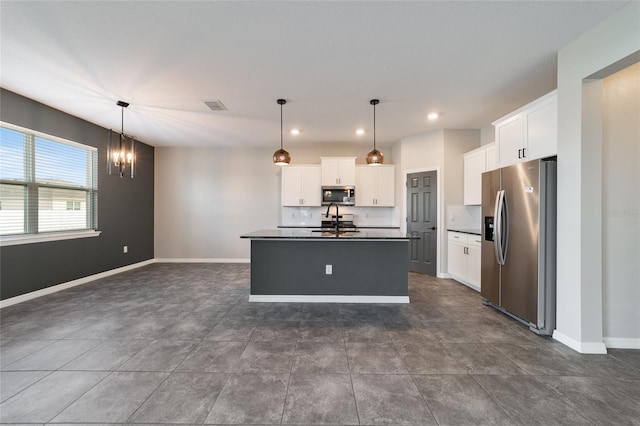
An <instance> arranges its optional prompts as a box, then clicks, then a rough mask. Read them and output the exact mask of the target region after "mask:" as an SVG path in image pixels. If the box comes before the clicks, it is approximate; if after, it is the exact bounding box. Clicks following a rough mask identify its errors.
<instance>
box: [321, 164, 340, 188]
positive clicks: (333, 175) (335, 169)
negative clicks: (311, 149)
mask: <svg viewBox="0 0 640 426" xmlns="http://www.w3.org/2000/svg"><path fill="white" fill-rule="evenodd" d="M322 185H325V186H335V185H340V159H338V158H323V159H322Z"/></svg>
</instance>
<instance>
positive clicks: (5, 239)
mask: <svg viewBox="0 0 640 426" xmlns="http://www.w3.org/2000/svg"><path fill="white" fill-rule="evenodd" d="M101 233H102V231H94V230H88V231H64V232H48V233H46V234H27V235H4V236H0V247H6V246H16V245H20V244H32V243H44V242H48V241H62V240H73V239H76V238H91V237H97V236H99V235H100V234H101Z"/></svg>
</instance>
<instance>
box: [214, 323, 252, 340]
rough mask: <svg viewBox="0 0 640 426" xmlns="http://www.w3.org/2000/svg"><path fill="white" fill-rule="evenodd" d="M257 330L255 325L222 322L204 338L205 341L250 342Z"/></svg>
mask: <svg viewBox="0 0 640 426" xmlns="http://www.w3.org/2000/svg"><path fill="white" fill-rule="evenodd" d="M255 328H256V326H255V324H246V323H240V324H235V323H227V322H220V323H218V324H217V325H216V326H215V327H214V328H213V329H212V330H211V332H210V333H209V334H207V335H206V336H205V337H204V339H205V340H216V341H225V340H227V341H244V342H248V341H249V340H250V339H251V334H253V330H254V329H255Z"/></svg>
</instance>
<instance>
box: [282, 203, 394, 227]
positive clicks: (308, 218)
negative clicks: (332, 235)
mask: <svg viewBox="0 0 640 426" xmlns="http://www.w3.org/2000/svg"><path fill="white" fill-rule="evenodd" d="M339 209H340V214H343V213H344V214H352V215H353V222H354V223H355V224H356V225H357V226H399V225H398V224H397V223H394V219H395V215H394V214H395V208H393V207H351V206H340V207H339ZM326 211H327V208H326V207H282V208H281V211H280V214H281V218H280V225H281V226H320V222H321V221H322V218H323V217H324V215H325V213H326ZM329 213H330V214H335V207H331V210H330V212H329Z"/></svg>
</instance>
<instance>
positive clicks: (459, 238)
mask: <svg viewBox="0 0 640 426" xmlns="http://www.w3.org/2000/svg"><path fill="white" fill-rule="evenodd" d="M448 238H449V241H454V242H458V243H462V244H467V240H468V234H465V233H464V232H454V231H449V237H448Z"/></svg>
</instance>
